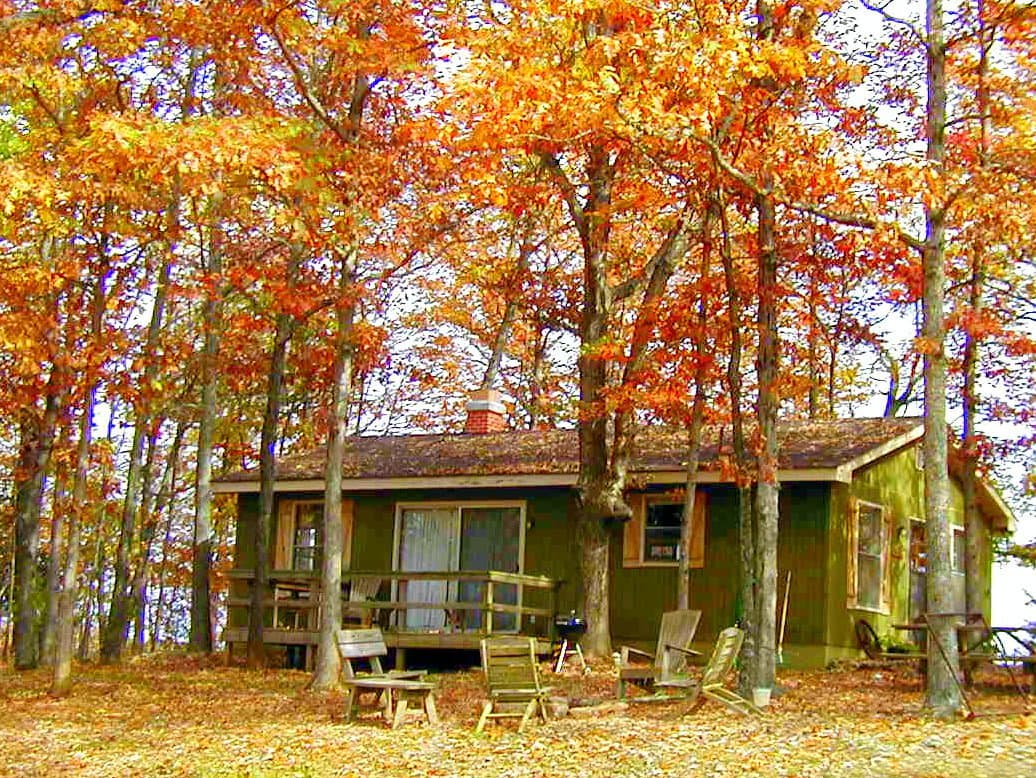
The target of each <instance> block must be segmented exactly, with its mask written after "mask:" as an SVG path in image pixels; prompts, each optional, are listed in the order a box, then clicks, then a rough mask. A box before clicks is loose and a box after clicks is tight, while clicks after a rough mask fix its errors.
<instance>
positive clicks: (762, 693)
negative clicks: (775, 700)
mask: <svg viewBox="0 0 1036 778" xmlns="http://www.w3.org/2000/svg"><path fill="white" fill-rule="evenodd" d="M752 702H753V703H755V707H757V708H765V707H766V706H767V705H769V704H770V690H769V689H752Z"/></svg>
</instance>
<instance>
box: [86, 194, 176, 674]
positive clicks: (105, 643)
mask: <svg viewBox="0 0 1036 778" xmlns="http://www.w3.org/2000/svg"><path fill="white" fill-rule="evenodd" d="M170 210H171V211H173V212H175V211H177V209H176V208H175V207H174V206H172V205H171V206H170ZM169 218H170V220H171V221H172V222H173V223H174V224H175V219H176V218H178V217H176V216H175V215H170V217H169ZM172 268H173V252H172V251H170V252H169V255H168V256H167V257H166V258H165V259H164V261H163V262H162V267H161V269H160V270H159V274H158V283H157V284H156V287H155V299H154V302H153V304H152V309H151V321H150V322H149V324H148V331H147V337H146V339H145V343H144V353H145V354H146V355H148V357H150V356H151V355H152V354H154V353H155V352H156V350H157V348H158V338H159V336H160V335H161V332H162V318H163V317H164V315H165V305H166V300H167V298H168V295H169V280H170V275H171V273H172ZM157 377H158V361H157V360H155V359H150V358H148V359H147V363H146V365H145V367H144V375H143V377H142V381H141V382H142V384H143V386H144V387H145V391H150V388H151V386H152V385H153V384H154V382H155V379H156V378H157ZM150 404H151V403H150V399H148V398H146V397H145V398H144V399H142V401H141V402H140V403H139V406H138V407H137V408H136V409H135V414H136V419H135V420H134V426H133V442H132V443H131V444H130V456H129V465H128V467H127V472H126V496H125V499H124V501H123V507H122V522H121V524H120V526H119V545H118V549H117V550H116V556H115V582H114V583H113V585H112V599H111V606H110V609H109V611H108V620H107V623H106V624H105V626H104V634H103V635H102V638H101V663H102V664H111V663H115V662H118V661H119V660H120V659H121V657H122V648H123V645H124V644H125V642H126V637H127V632H128V629H129V617H130V608H131V606H132V603H133V580H132V573H131V569H130V557H131V555H132V549H133V546H134V540H135V535H136V527H137V516H138V514H139V513H140V502H141V490H142V486H143V477H144V442H145V439H146V435H147V430H148V427H149V426H150V423H151V418H150V417H151V413H150Z"/></svg>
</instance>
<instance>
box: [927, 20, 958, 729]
mask: <svg viewBox="0 0 1036 778" xmlns="http://www.w3.org/2000/svg"><path fill="white" fill-rule="evenodd" d="M925 17H926V33H927V45H926V47H925V52H926V54H925V59H926V65H927V87H928V98H927V106H926V111H925V134H926V141H927V148H926V157H927V161H928V164H929V169H930V170H931V172H932V173H933V174H935V175H941V174H942V173H943V163H944V159H945V154H946V147H945V134H946V98H947V96H946V43H945V37H944V29H943V6H942V0H927V1H926V5H925ZM933 196H934V193H933ZM924 210H925V240H924V250H923V252H922V267H923V273H924V289H923V302H922V308H923V338H924V375H925V425H924V426H925V438H924V456H925V469H924V475H925V478H924V481H925V521H926V527H925V529H926V533H927V541H928V549H927V550H928V560H927V561H928V574H927V578H928V581H927V594H928V611H929V612H930V613H947V612H950V611H952V610H953V587H952V581H953V579H952V558H951V549H952V544H953V534H952V528H951V526H950V521H949V512H948V508H949V473H948V470H947V466H948V462H947V445H946V438H947V427H946V373H947V359H946V351H945V340H946V320H945V311H944V309H945V305H944V299H945V294H946V270H945V265H944V263H945V253H946V212H945V210H944V203H942V202H934V203H926V204H925V209H924ZM953 621H954V620H953V619H952V618H934V619H933V620H932V624H931V627H930V631H929V637H930V639H929V641H928V683H927V694H926V697H925V704H926V705H927V707H928V708H929V710H930V711H931V712H932V713H933V715H935V716H937V717H939V718H952V717H953V716H955V715H956V714H957V712H958V711H959V710H960V707H961V698H960V690H959V688H958V686H957V684H956V679H955V676H956V675H957V672H958V660H957V630H956V629H954V626H953ZM937 644H941V645H942V647H943V649H944V651H945V655H946V658H945V659H944V658H943V656H942V654H943V653H944V652H943V651H940V650H939V648H938V645H937Z"/></svg>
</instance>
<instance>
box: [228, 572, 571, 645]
mask: <svg viewBox="0 0 1036 778" xmlns="http://www.w3.org/2000/svg"><path fill="white" fill-rule="evenodd" d="M228 578H230V579H231V580H236V581H242V582H247V583H248V584H249V585H252V584H254V581H255V572H254V570H252V569H250V568H235V569H233V570H230V571H228ZM360 578H378V579H381V580H383V581H391V582H395V583H400V582H412V581H443V582H445V583H454V582H472V583H483V584H485V587H484V588H482V591H481V592H480V595H477V596H478V599H470V600H458V599H457V594H456V592H452V596H450V597H447V598H445V599H443V600H441V601H427V597H426V596H425V597H422V599H421V600H420V601H418V600H407V599H405V598H398V596H397V595H398V594H399V593H401V592H402V589H400V591H399V592H397V587H396V586H393V587H392V589H393V591H392V595H391V599H390V600H387V601H386V600H350V599H348V597H347V596H345V595H344V592H343V605H347V607H348V608H349V610H352V611H356V610H363V611H393V612H400V611H402V612H406V611H408V610H437V609H441V610H444V611H446V612H447V615H448V617H449V618H450V619H452V618H453V616H450V615H449V614H453V613H457V612H483V613H484V614H485V618H484V631H485V632H486V633H492V632H493V631H494V630H493V616H494V614H512V615H514V616H515V617H516V620H517V624H518V625H519V628H520V626H521V623H522V619H523V617H527V616H528V617H532V618H533V619H534V620H535V619H536V618H539V617H543V618H544V623H545V625H546V626H547V628H548V629H549V619H550V617H552V616H553V615H554V614H555V613H556V611H557V596H558V589H559V587H560V586H561V583H562V581H561V580H558V579H554V578H549V577H548V576H544V575H526V574H524V573H509V572H504V571H500V570H442V571H434V570H433V571H428V570H420V571H418V570H391V571H390V570H343V571H342V583H343V589H344V585H345V584H347V583H348V582H349V581H351V580H354V579H360ZM267 579H268V581H269V585H270V587H271V589H277V587H279V586H280V587H285V586H286V587H290V588H293V589H295V590H296V591H300V590H301V591H304V592H307V594H306V595H305V597H304V598H302V599H299V600H296V599H294V598H287V599H279V598H273V599H268V598H264V604H265V605H267V606H271V605H272V607H273V608H274V622H275V623H276V622H277V611H278V609H280V610H287V611H291V610H305V609H309V608H313V607H314V606H315V604H316V603H317V602H318V601H319V597H320V593H321V592H320V573H319V571H316V570H272V571H270V573H269V575H268V576H267ZM498 585H504V586H517V587H519V592H520V591H521V589H523V588H526V587H527V588H529V589H540V590H550V602H549V606H550V607H546V608H544V607H534V606H530V605H526V604H524V603H523V602H521V600H522V599H523V598H522V597H521V596H520V595H519V598H518V599H519V602H518V603H506V602H499V601H497V599H496V597H495V596H494V595H495V594H496V586H498ZM296 587H297V588H296ZM246 602H247V598H242V597H230V598H228V605H231V606H235V607H240V606H241V605H243V604H244V603H246ZM303 603H305V604H303ZM316 615H317V616H319V614H316ZM476 631H477V630H476Z"/></svg>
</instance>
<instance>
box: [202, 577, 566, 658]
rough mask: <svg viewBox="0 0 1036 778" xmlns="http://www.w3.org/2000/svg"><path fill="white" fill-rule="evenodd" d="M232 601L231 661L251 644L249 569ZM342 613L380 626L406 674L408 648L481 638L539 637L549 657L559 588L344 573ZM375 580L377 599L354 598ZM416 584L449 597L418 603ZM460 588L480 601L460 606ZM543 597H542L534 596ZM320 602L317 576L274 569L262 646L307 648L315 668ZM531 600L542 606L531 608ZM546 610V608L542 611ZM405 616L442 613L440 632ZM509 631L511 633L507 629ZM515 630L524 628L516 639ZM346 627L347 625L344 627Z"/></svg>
mask: <svg viewBox="0 0 1036 778" xmlns="http://www.w3.org/2000/svg"><path fill="white" fill-rule="evenodd" d="M228 575H229V578H230V580H231V595H230V596H229V597H228V598H227V606H228V612H229V614H230V617H229V618H228V622H229V623H231V624H233V625H234V626H228V627H227V628H226V629H225V630H224V632H223V641H224V642H225V643H226V644H227V651H228V659H229V658H230V657H231V656H232V655H233V652H234V648H235V646H241V645H242V644H244V643H246V642H247V640H248V627H247V626H245V625H243V620H244V619H247V614H248V606H249V603H250V594H251V590H252V586H253V585H254V581H255V576H254V573H253V571H252V570H243V569H235V570H231V571H230V572H229V574H228ZM342 578H343V592H342V595H341V596H342V605H343V612H347V613H348V614H351V615H352V616H354V617H355V616H356V615H357V614H359V615H360V616H361V619H360V620H361V621H363V622H366V623H371V622H373V623H376V624H378V625H380V626H381V628H382V631H383V632H384V635H385V643H386V645H387V646H388V647H389V648H393V649H396V666H397V668H400V669H402V668H403V667H404V665H405V662H406V651H407V649H436V650H444V651H461V650H475V651H477V650H478V648H479V645H480V643H481V641H482V639H483V638H485V637H488V636H491V635H501V634H511V635H513V634H529V633H535V634H529V636H530V637H535V638H536V641H537V642H536V645H537V650H538V652H539V653H540V654H547V653H549V652H550V650H551V643H552V639H553V634H552V630H553V623H554V616H555V613H556V608H557V591H558V587H559V585H560V583H561V582H560V581H556V580H554V579H551V578H547V577H545V576H534V575H522V574H517V573H505V572H501V571H496V570H485V571H470V570H465V571H449V572H434V571H432V572H429V571H422V572H401V571H385V570H367V571H349V572H343V574H342ZM360 579H364V580H370V579H377V580H378V581H381V589H380V596H381V598H380V599H379V598H377V597H375V598H374V599H365V600H362V601H357V600H355V599H351V598H350V597H349V589H350V582H351V581H355V580H360ZM411 581H421V582H425V581H439V582H442V583H444V584H445V590H446V591H448V592H449V593H450V595H449V596H448V597H446V598H445V599H442V600H436V601H428V597H427V594H426V595H425V596H424V597H422V598H421V599H420V600H411V599H408V598H407V595H406V593H407V584H408V583H409V582H411ZM461 582H464V583H468V584H476V585H478V589H479V590H480V592H481V594H480V596H479V597H478V599H477V600H474V601H473V600H472V599H471V598H470V592H469V597H468V598H465V599H463V600H461V599H458V597H457V592H458V591H459V589H460V587H459V586H458V584H460V583H461ZM504 588H506V591H507V593H508V594H509V597H507V599H512V600H516V602H501V601H500V599H501V597H500V594H501V590H502V589H504ZM534 591H539V592H540V595H539V596H538V597H536V596H533V597H531V598H530V597H529V596H528V595H529V594H530V593H532V592H534ZM321 598H322V593H321V591H320V586H319V579H318V576H317V575H316V573H315V572H313V571H286V570H275V571H272V572H271V573H270V575H269V586H268V589H267V592H266V593H265V596H264V598H263V605H264V611H265V617H264V622H265V624H264V628H263V643H265V644H267V645H270V646H304V647H306V648H305V653H306V665H307V666H311V664H312V659H313V657H312V654H313V651H312V650H311V648H310V647H312V646H316V645H317V643H318V642H319V636H320V632H319V616H320V612H319V604H320V600H321ZM530 599H533V600H536V599H538V600H539V605H537V606H532V605H529V604H527V603H528V602H529V600H530ZM544 604H545V605H546V607H543V605H544ZM408 611H426V612H429V611H430V612H438V613H440V614H442V615H441V616H440V619H441V620H442V621H443V625H442V627H441V628H438V629H436V628H433V629H426V628H407V627H406V626H405V625H406V623H407V612H408ZM505 625H506V626H509V627H510V628H509V629H505V628H502V627H504V626H505ZM514 625H521V626H522V627H523V628H524V632H518V631H517V630H516V629H514ZM344 626H348V624H345V625H344Z"/></svg>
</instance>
